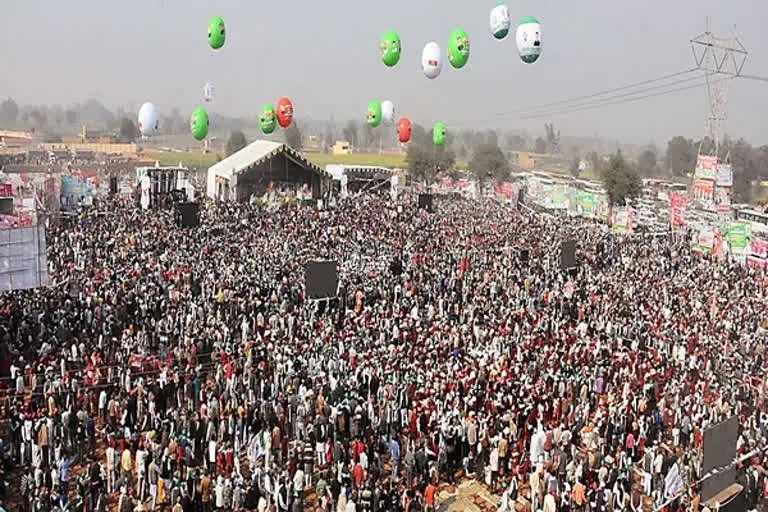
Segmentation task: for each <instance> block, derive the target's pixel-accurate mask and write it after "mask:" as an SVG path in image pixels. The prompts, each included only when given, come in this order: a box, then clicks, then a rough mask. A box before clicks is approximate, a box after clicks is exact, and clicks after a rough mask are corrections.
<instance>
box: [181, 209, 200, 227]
mask: <svg viewBox="0 0 768 512" xmlns="http://www.w3.org/2000/svg"><path fill="white" fill-rule="evenodd" d="M199 224H200V205H199V204H198V203H176V225H177V226H179V227H180V228H194V227H197V226H198V225H199Z"/></svg>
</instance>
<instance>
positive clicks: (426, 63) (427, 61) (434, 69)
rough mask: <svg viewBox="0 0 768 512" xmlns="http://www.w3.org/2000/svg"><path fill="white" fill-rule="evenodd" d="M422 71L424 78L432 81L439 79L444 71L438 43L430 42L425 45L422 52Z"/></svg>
mask: <svg viewBox="0 0 768 512" xmlns="http://www.w3.org/2000/svg"><path fill="white" fill-rule="evenodd" d="M421 69H422V71H424V76H426V77H427V78H429V79H430V80H434V79H435V78H437V77H438V75H439V74H440V71H442V70H443V57H442V55H440V45H438V44H437V43H436V42H434V41H430V42H428V43H427V44H426V45H424V49H423V50H422V51H421Z"/></svg>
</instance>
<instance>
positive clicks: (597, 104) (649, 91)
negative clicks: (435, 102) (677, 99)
mask: <svg viewBox="0 0 768 512" xmlns="http://www.w3.org/2000/svg"><path fill="white" fill-rule="evenodd" d="M731 78H733V77H730V76H729V77H724V78H721V79H720V80H721V81H723V80H729V79H731ZM699 81H700V82H699ZM646 82H647V83H651V81H646ZM691 82H698V83H691ZM683 84H688V85H683ZM704 85H706V83H705V82H704V81H702V77H701V76H695V77H688V78H683V79H680V80H677V81H674V82H670V83H666V84H660V85H655V86H652V87H645V88H642V89H639V90H637V91H630V92H625V93H623V94H615V95H613V96H608V97H606V98H600V99H595V100H593V101H591V102H582V103H581V104H579V103H577V104H574V105H570V106H564V107H562V108H557V109H550V110H546V111H544V110H542V111H539V112H535V111H532V112H529V113H527V114H526V113H522V114H508V113H505V114H502V115H504V116H505V117H499V118H496V119H476V120H472V121H463V122H456V123H451V126H466V125H474V124H486V123H494V122H498V121H500V120H504V119H540V118H544V117H550V116H555V115H565V114H571V113H574V112H581V111H584V110H592V109H596V108H602V107H606V106H611V105H621V104H625V103H631V102H633V101H640V100H644V99H648V98H654V97H658V96H665V95H668V94H676V93H679V92H683V91H687V90H691V89H696V88H699V87H702V86H704ZM673 86H678V87H673ZM625 89H627V88H625ZM653 91H655V92H653ZM590 96H593V97H596V96H597V95H590Z"/></svg>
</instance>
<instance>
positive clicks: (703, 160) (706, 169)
mask: <svg viewBox="0 0 768 512" xmlns="http://www.w3.org/2000/svg"><path fill="white" fill-rule="evenodd" d="M716 168H717V157H716V156H708V155H697V156H696V170H695V171H694V173H693V176H694V178H696V179H697V180H714V179H715V170H716Z"/></svg>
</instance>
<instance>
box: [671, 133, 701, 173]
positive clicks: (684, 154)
mask: <svg viewBox="0 0 768 512" xmlns="http://www.w3.org/2000/svg"><path fill="white" fill-rule="evenodd" d="M697 152H698V150H697V147H696V145H694V143H693V141H692V140H691V139H686V138H685V137H681V136H680V135H678V136H676V137H672V138H671V139H669V141H668V142H667V152H666V154H665V155H664V160H665V164H666V167H667V169H668V170H669V172H671V173H672V176H685V175H686V174H687V173H689V172H693V169H694V167H696V153H697Z"/></svg>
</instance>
